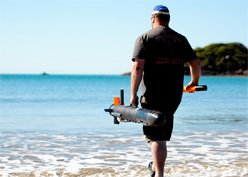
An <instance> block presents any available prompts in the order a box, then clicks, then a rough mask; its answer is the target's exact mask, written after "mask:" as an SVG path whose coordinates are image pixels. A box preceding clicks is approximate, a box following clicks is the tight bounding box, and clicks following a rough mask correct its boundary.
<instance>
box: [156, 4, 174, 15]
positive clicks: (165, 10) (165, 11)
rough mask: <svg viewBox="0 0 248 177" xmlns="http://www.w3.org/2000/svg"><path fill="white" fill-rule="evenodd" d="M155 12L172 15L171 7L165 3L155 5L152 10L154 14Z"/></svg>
mask: <svg viewBox="0 0 248 177" xmlns="http://www.w3.org/2000/svg"><path fill="white" fill-rule="evenodd" d="M154 14H163V15H170V12H169V9H168V8H167V7H165V6H163V5H157V6H155V7H154V9H153V11H152V15H154Z"/></svg>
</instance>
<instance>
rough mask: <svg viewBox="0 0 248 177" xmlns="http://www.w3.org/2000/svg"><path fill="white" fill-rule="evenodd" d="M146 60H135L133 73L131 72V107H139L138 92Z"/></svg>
mask: <svg viewBox="0 0 248 177" xmlns="http://www.w3.org/2000/svg"><path fill="white" fill-rule="evenodd" d="M144 65H145V60H143V59H135V61H134V64H133V68H132V72H131V98H130V105H132V106H138V96H137V92H138V89H139V85H140V82H141V80H142V76H143V71H144Z"/></svg>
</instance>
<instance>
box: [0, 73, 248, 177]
mask: <svg viewBox="0 0 248 177" xmlns="http://www.w3.org/2000/svg"><path fill="white" fill-rule="evenodd" d="M189 79H190V78H189V77H185V84H186V83H187V82H188V81H189ZM200 84H206V85H208V91H206V92H196V93H184V95H183V99H182V102H181V105H180V107H179V108H178V110H177V112H176V114H175V125H174V131H173V135H172V138H171V141H170V142H168V158H167V162H166V167H165V173H166V176H171V177H183V176H185V177H186V176H187V177H191V176H195V177H200V176H202V177H205V176H208V177H217V176H232V177H233V176H235V177H236V176H237V177H239V176H248V78H247V77H217V76H216V77H210V76H209V77H206V76H204V77H202V78H201V81H200ZM120 89H124V90H125V103H126V104H128V103H129V97H130V77H129V76H115V75H112V76H111V75H45V76H42V75H0V176H3V177H5V176H97V177H98V176H103V177H105V176H120V177H122V176H123V177H125V176H127V177H132V176H133V177H138V176H140V177H146V176H147V177H148V176H149V173H148V172H147V169H146V166H147V164H148V162H149V161H150V158H151V154H150V147H149V144H147V143H146V142H145V140H144V138H143V134H142V125H141V124H135V123H121V124H119V125H115V124H113V119H112V117H111V116H110V115H109V114H108V113H105V112H104V109H105V108H108V107H109V106H110V105H111V104H112V101H113V97H114V96H119V90H120Z"/></svg>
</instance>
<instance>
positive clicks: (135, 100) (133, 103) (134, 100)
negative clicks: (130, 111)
mask: <svg viewBox="0 0 248 177" xmlns="http://www.w3.org/2000/svg"><path fill="white" fill-rule="evenodd" d="M138 105H139V97H138V96H137V95H135V96H131V98H130V106H133V107H138Z"/></svg>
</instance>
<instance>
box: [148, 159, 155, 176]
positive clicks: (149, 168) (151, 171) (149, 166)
mask: <svg viewBox="0 0 248 177" xmlns="http://www.w3.org/2000/svg"><path fill="white" fill-rule="evenodd" d="M152 164H153V162H152V161H151V162H150V163H149V164H148V167H147V169H148V171H149V172H150V173H151V177H155V171H153V170H152Z"/></svg>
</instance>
